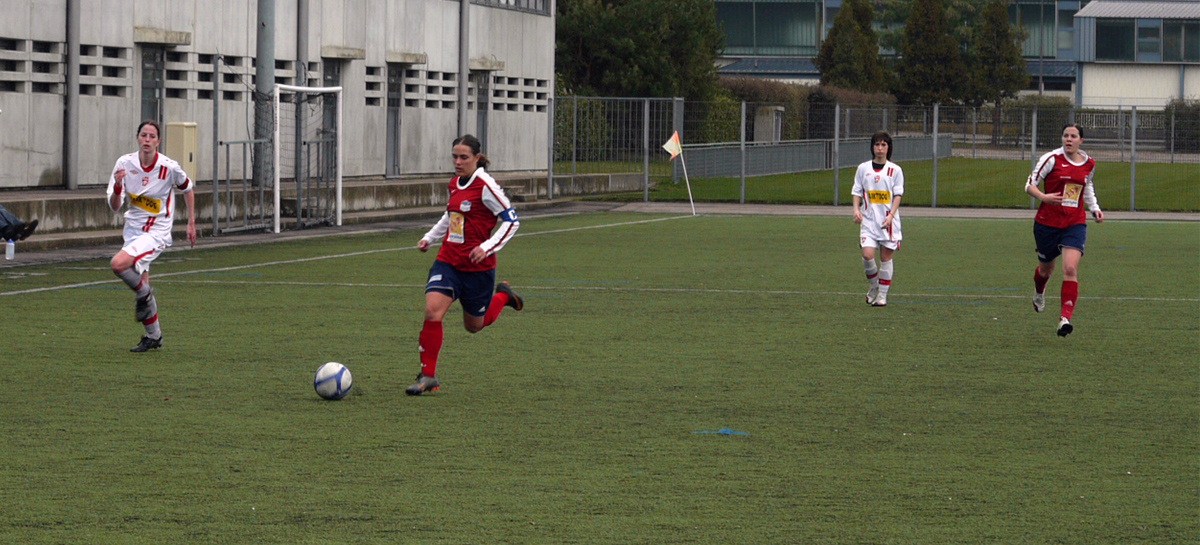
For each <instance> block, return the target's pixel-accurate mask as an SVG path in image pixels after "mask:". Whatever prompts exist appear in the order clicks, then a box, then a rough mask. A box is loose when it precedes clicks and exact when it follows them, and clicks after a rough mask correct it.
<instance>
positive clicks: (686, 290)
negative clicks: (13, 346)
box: [162, 280, 1200, 303]
mask: <svg viewBox="0 0 1200 545" xmlns="http://www.w3.org/2000/svg"><path fill="white" fill-rule="evenodd" d="M162 283H163V284H221V285H247V286H301V287H313V288H388V289H418V288H424V287H425V284H424V283H421V284H367V283H353V282H296V281H274V280H263V281H253V280H234V281H229V280H169V281H165V282H162ZM520 287H521V291H526V290H529V291H547V292H554V291H592V292H597V291H605V292H629V293H686V294H710V295H721V294H726V295H791V296H800V295H814V296H846V295H853V296H861V295H862V292H860V291H854V292H843V291H798V290H739V289H715V288H652V287H646V288H638V287H612V286H535V285H526V284H522V285H521V286H520ZM963 289H964V290H966V289H969V288H963ZM898 295H899V298H900V299H905V298H908V297H916V298H930V299H1030V296H1028V295H988V294H979V293H902V294H898ZM895 296H896V294H893V298H895ZM1048 299H1051V300H1052V299H1054V297H1049V298H1048ZM1080 299H1087V300H1099V301H1155V302H1163V303H1200V298H1197V299H1178V298H1166V297H1105V296H1088V297H1080Z"/></svg>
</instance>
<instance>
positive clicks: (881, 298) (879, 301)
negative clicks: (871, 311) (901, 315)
mask: <svg viewBox="0 0 1200 545" xmlns="http://www.w3.org/2000/svg"><path fill="white" fill-rule="evenodd" d="M871 306H873V307H886V306H887V294H886V293H880V294H879V295H877V296H876V297H875V301H874V302H873V303H871Z"/></svg>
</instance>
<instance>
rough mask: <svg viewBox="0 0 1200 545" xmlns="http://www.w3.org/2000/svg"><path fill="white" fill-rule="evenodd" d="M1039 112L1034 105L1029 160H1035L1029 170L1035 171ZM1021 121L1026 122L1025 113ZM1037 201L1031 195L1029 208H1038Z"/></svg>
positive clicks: (1031, 119)
mask: <svg viewBox="0 0 1200 545" xmlns="http://www.w3.org/2000/svg"><path fill="white" fill-rule="evenodd" d="M1037 114H1038V109H1037V106H1034V107H1033V115H1032V116H1031V118H1030V122H1032V123H1033V138H1031V139H1030V141H1029V160H1030V161H1031V162H1033V164H1032V165H1030V167H1029V171H1030V172H1033V169H1035V168H1037V160H1038V156H1037V139H1038V134H1037V129H1038V122H1037ZM1021 121H1022V122H1024V121H1025V116H1024V115H1022V116H1021ZM1037 202H1038V201H1037V199H1036V198H1034V197H1029V208H1037Z"/></svg>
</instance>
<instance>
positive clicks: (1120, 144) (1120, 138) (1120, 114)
mask: <svg viewBox="0 0 1200 545" xmlns="http://www.w3.org/2000/svg"><path fill="white" fill-rule="evenodd" d="M1117 120H1118V121H1119V125H1118V126H1119V128H1118V129H1117V148H1118V149H1120V150H1121V162H1122V163H1124V162H1125V110H1123V109H1121V107H1120V106H1117Z"/></svg>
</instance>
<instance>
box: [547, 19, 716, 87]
mask: <svg viewBox="0 0 1200 545" xmlns="http://www.w3.org/2000/svg"><path fill="white" fill-rule="evenodd" d="M556 17H557V18H556V22H555V24H556V27H557V28H556V39H555V65H556V71H557V73H558V77H559V79H560V82H561V83H562V84H563V85H564V86H565V87H566V88H568V89H570V90H572V91H574V92H577V93H586V94H596V95H600V96H637V97H641V96H650V97H677V96H678V97H684V98H687V99H692V100H706V99H708V98H711V97H712V96H713V93H714V92H715V91H716V88H717V87H716V81H717V70H716V66H715V64H714V62H715V60H716V58H717V55H718V54H719V53H720V51H721V49H722V48H723V47H724V35H723V34H722V32H721V29H720V27H719V26H718V24H717V15H716V6H715V4H714V3H713V2H711V1H710V0H558V3H557V13H556Z"/></svg>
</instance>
